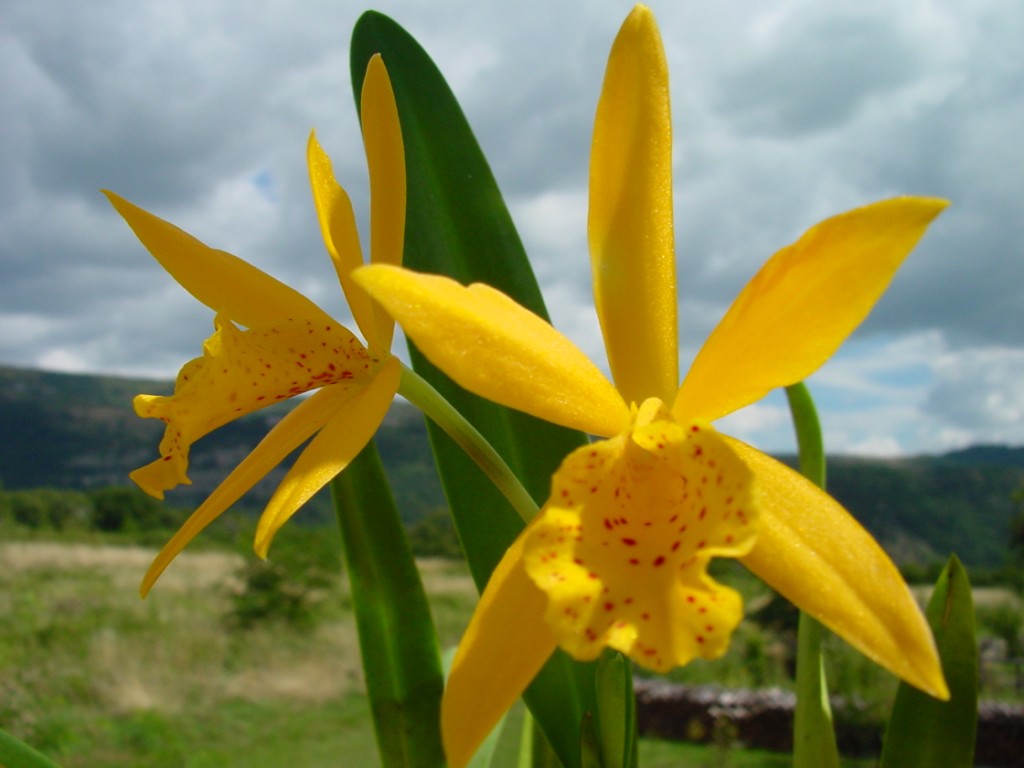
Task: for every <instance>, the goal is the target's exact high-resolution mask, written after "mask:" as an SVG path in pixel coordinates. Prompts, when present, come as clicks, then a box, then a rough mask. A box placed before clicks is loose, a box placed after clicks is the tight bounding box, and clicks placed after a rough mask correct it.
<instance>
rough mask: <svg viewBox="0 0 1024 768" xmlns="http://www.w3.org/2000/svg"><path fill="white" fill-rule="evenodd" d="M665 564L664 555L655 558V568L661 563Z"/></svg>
mask: <svg viewBox="0 0 1024 768" xmlns="http://www.w3.org/2000/svg"><path fill="white" fill-rule="evenodd" d="M664 564H665V556H664V555H658V556H657V557H656V558H654V567H655V568H657V567H658V566H659V565H664Z"/></svg>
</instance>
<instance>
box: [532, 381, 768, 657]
mask: <svg viewBox="0 0 1024 768" xmlns="http://www.w3.org/2000/svg"><path fill="white" fill-rule="evenodd" d="M651 402H654V403H658V401H648V403H651ZM658 404H659V405H660V403H658ZM645 405H646V403H645ZM641 415H643V414H641ZM751 482H752V475H751V472H750V470H749V469H747V467H746V465H745V464H743V462H741V461H740V460H739V459H738V458H737V457H736V456H735V455H734V454H733V452H732V450H731V449H730V448H729V446H728V445H727V444H726V443H725V442H724V441H723V440H722V438H721V436H720V435H718V433H717V432H715V430H714V429H712V428H711V427H710V426H707V425H697V424H692V425H685V426H684V425H681V424H677V423H675V422H674V421H671V420H670V419H668V418H656V419H655V420H654V421H651V422H650V423H647V424H642V425H639V426H638V427H637V428H636V429H635V430H632V431H630V432H627V433H624V434H621V435H619V436H617V437H615V438H612V439H611V440H601V441H598V442H595V443H592V444H591V445H588V446H584V447H582V448H579V449H577V450H576V451H573V452H572V453H571V454H570V455H569V456H568V457H567V458H566V459H565V461H564V462H563V463H562V466H561V467H560V468H559V470H558V471H557V472H556V473H555V476H554V479H553V481H552V490H551V498H550V499H549V500H548V502H547V503H546V504H545V505H544V508H543V509H542V510H541V513H540V514H539V515H538V517H537V520H536V521H535V522H534V523H533V524H531V526H530V533H529V535H528V537H527V540H526V545H525V547H524V549H523V563H524V566H525V568H526V572H527V573H528V574H529V575H530V577H531V578H532V579H533V580H534V582H535V583H536V584H537V586H538V587H540V588H541V589H542V590H543V591H544V592H545V593H546V594H547V596H548V598H549V602H548V606H547V610H546V617H547V622H548V625H549V626H550V627H551V629H552V631H553V632H554V634H555V636H556V637H557V639H558V642H559V645H560V646H561V647H562V649H563V650H565V651H566V652H567V653H568V654H569V655H571V656H573V657H574V658H577V659H580V660H584V661H586V660H591V659H595V658H597V656H598V655H599V654H600V653H601V651H602V650H603V649H604V648H605V647H609V646H610V647H612V648H615V649H616V650H618V651H621V652H622V653H624V654H626V655H627V656H629V657H630V658H631V659H633V661H635V662H637V663H638V664H640V665H641V666H644V667H647V668H648V669H653V670H655V671H657V672H667V671H668V670H670V669H672V668H674V667H679V666H683V665H684V664H687V663H689V662H690V661H692V660H693V659H694V658H698V657H701V658H708V659H713V658H717V657H719V656H721V655H722V654H723V653H725V651H726V649H727V648H728V645H729V638H730V636H731V634H732V631H733V629H735V627H736V625H737V624H739V622H740V619H742V618H743V606H742V601H741V599H740V596H739V595H738V594H737V593H736V592H735V591H733V590H732V589H729V588H728V587H724V586H722V585H720V584H718V583H717V582H715V581H714V579H712V578H711V577H710V576H709V575H708V573H707V566H708V563H709V562H710V561H711V558H712V557H713V556H720V557H738V556H740V555H744V554H746V553H747V552H749V551H750V549H751V547H753V546H754V540H755V537H756V533H757V509H756V506H755V505H754V502H753V496H752V488H751Z"/></svg>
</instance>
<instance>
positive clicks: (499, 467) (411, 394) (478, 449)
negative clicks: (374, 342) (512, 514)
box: [398, 364, 537, 522]
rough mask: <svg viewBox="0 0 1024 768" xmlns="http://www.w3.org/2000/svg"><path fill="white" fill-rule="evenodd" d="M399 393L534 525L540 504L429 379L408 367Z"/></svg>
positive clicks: (521, 515)
mask: <svg viewBox="0 0 1024 768" xmlns="http://www.w3.org/2000/svg"><path fill="white" fill-rule="evenodd" d="M398 393H399V394H400V395H402V396H403V397H405V398H406V399H407V400H408V401H409V402H411V403H412V404H413V405H415V406H416V407H417V408H419V409H420V410H421V411H423V413H424V414H426V415H427V416H428V417H430V419H432V420H433V421H434V423H435V424H437V426H439V427H440V428H441V429H443V430H444V431H445V432H446V433H447V434H448V436H449V437H450V438H451V439H452V440H454V441H455V442H456V443H457V444H458V446H459V447H460V448H462V450H464V451H465V452H466V455H468V456H469V457H470V458H471V459H473V461H475V462H476V463H477V466H479V467H480V469H482V470H483V471H484V474H486V475H487V477H488V478H490V480H491V482H493V483H494V485H495V486H497V488H498V490H500V491H501V492H502V493H503V494H504V495H505V498H506V499H508V500H509V503H510V504H511V505H512V508H513V509H515V511H516V512H518V513H519V516H520V517H521V518H523V520H524V521H526V522H530V520H532V519H533V517H534V515H536V514H537V504H536V502H535V501H534V500H533V498H531V496H530V494H529V493H527V491H526V489H525V488H524V487H523V484H522V483H520V482H519V478H517V477H516V476H515V474H514V473H513V472H512V470H511V469H509V466H508V464H506V463H505V460H504V459H503V458H501V456H500V455H499V454H498V452H497V451H496V450H494V447H493V446H492V445H491V444H490V443H489V442H487V438H485V437H484V436H483V435H482V434H480V432H479V431H478V430H477V428H476V427H474V426H473V425H472V424H470V423H469V422H468V421H467V420H466V418H465V417H464V416H463V415H462V414H461V413H459V412H458V411H457V410H455V408H454V407H452V405H451V403H449V402H448V401H447V400H445V399H444V396H442V395H441V393H440V392H438V391H437V390H436V389H434V388H433V387H432V386H431V385H430V384H429V383H428V382H427V380H426V379H424V378H423V377H422V376H420V375H419V374H418V373H416V372H415V371H414V370H412V369H411V368H409V367H408V366H406V365H404V364H403V365H402V379H401V383H400V384H399V386H398Z"/></svg>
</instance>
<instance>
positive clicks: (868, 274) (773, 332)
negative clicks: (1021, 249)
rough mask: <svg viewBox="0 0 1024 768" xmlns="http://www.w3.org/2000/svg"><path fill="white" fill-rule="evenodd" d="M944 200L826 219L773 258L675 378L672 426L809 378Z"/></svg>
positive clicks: (905, 201)
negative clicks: (681, 377) (680, 380)
mask: <svg viewBox="0 0 1024 768" xmlns="http://www.w3.org/2000/svg"><path fill="white" fill-rule="evenodd" d="M946 205H947V203H946V201H945V200H936V199H931V198H916V197H904V198H895V199H892V200H885V201H882V202H879V203H875V204H873V205H868V206H865V207H863V208H857V209H855V210H852V211H849V212H847V213H843V214H840V215H838V216H834V217H832V218H830V219H826V220H825V221H823V222H821V223H820V224H817V225H815V226H814V227H811V229H809V230H808V231H807V232H806V233H805V234H804V235H803V237H801V238H800V239H799V240H797V241H796V242H795V243H793V244H792V245H790V246H788V247H786V248H783V249H782V250H781V251H779V252H778V253H776V254H775V255H774V256H773V257H772V258H771V259H769V260H768V262H767V263H766V264H765V265H764V266H763V267H762V268H761V271H760V272H758V273H757V275H755V276H754V279H753V280H751V281H750V282H749V283H748V284H747V286H746V287H745V288H744V289H743V291H742V292H741V293H740V295H739V296H737V297H736V300H735V301H734V302H733V304H732V306H731V307H730V308H729V311H728V312H726V314H725V317H724V318H722V321H721V322H720V323H719V324H718V327H717V328H715V330H714V332H713V333H712V334H711V336H710V337H709V338H708V340H707V342H705V344H704V348H703V349H701V351H700V354H698V355H697V359H696V360H695V361H694V363H693V367H692V368H691V369H690V372H689V374H688V375H687V376H686V379H685V380H684V381H683V384H682V386H681V387H680V389H679V394H678V396H677V397H676V401H675V404H674V405H673V408H672V412H673V415H675V417H676V418H677V419H679V420H685V419H708V420H714V419H717V418H719V417H720V416H724V415H726V414H728V413H732V412H733V411H735V410H737V409H739V408H742V407H743V406H745V405H749V404H750V403H753V402H755V401H757V400H759V399H761V398H762V397H763V396H764V395H766V394H767V393H768V392H770V391H771V390H773V389H775V388H776V387H783V386H788V385H789V384H793V383H795V382H797V381H802V380H803V379H805V378H807V377H808V376H810V375H811V374H812V373H814V371H816V370H817V369H818V368H819V367H820V366H821V365H822V363H824V362H825V361H826V360H827V359H828V358H829V357H831V355H832V353H834V352H835V351H836V349H838V348H839V345H840V344H842V343H843V341H844V340H845V339H846V337H847V336H849V335H850V333H852V332H853V330H854V329H855V328H856V327H857V326H858V325H860V323H861V321H862V320H863V319H864V318H865V317H867V315H868V312H870V311H871V308H872V307H873V306H874V305H875V302H876V301H878V299H879V298H880V297H881V295H882V293H883V292H884V291H885V289H886V288H887V287H888V285H889V281H890V280H892V277H893V275H894V274H895V273H896V270H897V269H898V268H899V266H900V264H901V263H903V259H904V258H906V256H907V254H909V253H910V251H911V249H912V248H913V247H914V245H915V244H916V243H917V241H918V240H920V239H921V237H922V235H924V232H925V229H926V228H927V227H928V224H929V223H931V221H932V220H933V219H934V218H935V217H936V216H938V215H939V213H941V212H942V209H943V208H945V207H946Z"/></svg>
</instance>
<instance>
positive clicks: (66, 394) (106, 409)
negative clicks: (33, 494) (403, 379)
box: [0, 366, 445, 522]
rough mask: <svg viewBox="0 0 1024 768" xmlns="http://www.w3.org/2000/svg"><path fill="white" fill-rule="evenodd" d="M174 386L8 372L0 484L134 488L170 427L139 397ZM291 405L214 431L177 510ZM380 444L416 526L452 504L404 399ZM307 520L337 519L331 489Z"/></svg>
mask: <svg viewBox="0 0 1024 768" xmlns="http://www.w3.org/2000/svg"><path fill="white" fill-rule="evenodd" d="M173 388H174V387H173V384H172V383H171V382H167V381H153V380H146V379H126V378H118V377H112V376H90V375H80V374H66V373H52V372H48V371H36V370H28V369H22V368H11V367H5V366H0V487H2V488H5V489H7V490H18V489H23V488H39V487H53V488H68V489H80V490H88V489H92V488H102V487H105V486H111V485H115V486H117V485H129V484H130V483H131V481H130V480H129V479H128V473H129V472H130V471H131V470H133V469H135V468H137V467H139V466H142V465H143V464H146V463H148V462H150V461H152V460H153V459H155V458H157V457H158V453H157V445H158V444H159V441H160V438H161V436H162V435H163V424H161V423H160V422H159V421H157V420H156V419H140V418H139V417H137V416H136V415H135V412H134V410H133V409H132V399H133V398H134V397H135V395H136V394H139V393H140V392H143V393H146V394H156V395H159V394H169V393H170V392H171V391H173ZM288 407H289V406H287V405H281V406H275V407H271V408H266V409H264V410H262V411H260V412H258V413H255V414H252V415H250V416H247V417H246V418H243V419H240V420H238V421H236V422H232V423H231V424H227V425H225V426H224V427H222V428H221V429H218V430H216V431H215V432H213V433H211V434H210V435H207V436H206V437H205V438H203V439H202V440H200V441H199V442H198V443H196V444H195V445H194V446H193V448H192V451H191V455H190V461H189V477H190V478H191V479H192V485H188V486H181V487H179V488H177V489H175V490H173V491H171V492H169V493H168V494H167V501H168V503H170V504H173V505H175V506H180V507H194V506H196V505H198V504H199V503H200V502H201V501H202V500H203V499H204V498H205V497H206V496H207V495H208V494H209V493H210V491H212V490H213V489H214V488H215V487H216V486H217V484H218V483H219V482H220V481H221V480H223V479H224V477H225V476H226V475H227V473H228V472H229V471H230V470H231V469H233V468H234V467H235V465H237V464H238V463H239V462H240V461H241V460H242V459H243V458H244V457H245V456H246V455H247V454H248V453H249V451H250V450H251V449H252V448H253V447H254V446H255V445H256V444H257V443H258V442H259V441H260V439H261V438H262V437H263V436H264V435H265V434H266V433H267V432H268V431H269V430H270V428H271V427H273V425H274V424H275V423H277V421H278V420H280V418H281V416H282V415H283V414H284V413H286V412H287V410H288ZM376 440H377V447H378V449H379V450H380V452H381V457H382V459H383V461H384V463H385V466H386V468H387V471H388V475H389V477H390V479H391V482H392V488H393V491H394V493H395V497H396V500H397V501H398V503H399V508H400V509H401V510H402V514H403V517H404V518H405V519H406V520H407V521H411V520H414V519H418V518H419V517H421V516H423V515H424V514H426V513H428V512H430V511H433V510H436V509H438V508H441V507H443V506H444V504H445V502H444V494H443V492H442V491H441V484H440V481H439V480H438V478H437V474H436V473H435V472H434V470H433V465H432V464H431V463H430V459H429V456H430V447H429V443H428V440H427V433H426V427H425V426H424V424H423V418H422V416H421V415H420V413H419V411H417V410H416V409H415V408H413V407H412V406H410V405H408V404H407V403H404V402H402V401H397V402H396V403H395V404H394V405H393V406H392V408H391V411H390V412H389V413H388V416H387V418H386V419H385V422H384V424H383V426H382V427H381V429H380V430H379V431H378V433H377V438H376ZM288 466H290V461H289V462H285V464H284V465H283V466H282V467H279V468H278V469H276V470H275V471H274V472H272V473H271V474H270V475H269V476H268V477H267V478H265V479H264V480H263V481H262V482H261V483H259V484H258V485H257V486H256V487H255V488H253V489H252V491H250V492H249V494H247V495H246V496H245V497H244V498H243V499H242V501H240V502H239V506H240V507H242V508H244V509H247V510H249V511H252V512H254V513H255V512H258V511H260V510H262V509H263V507H264V505H265V504H266V503H267V501H268V500H269V499H270V495H271V494H272V493H273V491H274V489H275V488H276V487H277V484H278V483H279V482H280V480H281V478H282V477H284V473H285V472H286V471H287V468H288ZM300 519H302V520H305V521H307V522H308V521H319V520H323V519H331V511H330V507H329V499H328V497H327V494H326V492H322V493H321V494H319V496H318V497H317V498H316V499H314V500H313V501H312V502H311V503H310V504H309V505H307V509H304V510H303V512H302V515H301V517H300Z"/></svg>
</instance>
